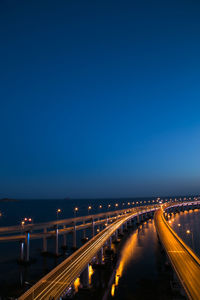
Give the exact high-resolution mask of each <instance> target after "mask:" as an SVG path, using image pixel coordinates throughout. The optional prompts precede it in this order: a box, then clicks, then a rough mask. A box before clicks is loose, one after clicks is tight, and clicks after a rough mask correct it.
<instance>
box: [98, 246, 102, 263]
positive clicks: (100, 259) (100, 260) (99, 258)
mask: <svg viewBox="0 0 200 300" xmlns="http://www.w3.org/2000/svg"><path fill="white" fill-rule="evenodd" d="M97 261H98V264H99V265H101V264H102V263H103V247H102V248H101V249H100V251H99V252H98V253H97Z"/></svg>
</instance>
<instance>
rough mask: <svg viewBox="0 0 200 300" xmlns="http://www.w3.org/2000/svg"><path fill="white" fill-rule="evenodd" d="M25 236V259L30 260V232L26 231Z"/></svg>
mask: <svg viewBox="0 0 200 300" xmlns="http://www.w3.org/2000/svg"><path fill="white" fill-rule="evenodd" d="M25 235H26V237H25V244H26V255H25V261H26V262H29V247H30V232H29V231H27V232H26V234H25Z"/></svg>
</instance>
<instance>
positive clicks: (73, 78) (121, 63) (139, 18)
mask: <svg viewBox="0 0 200 300" xmlns="http://www.w3.org/2000/svg"><path fill="white" fill-rule="evenodd" d="M199 16H200V2H199V1H195V0H194V1H184V0H180V1H176V0H172V1H171V0H167V1H160V0H159V1H154V0H152V1H149V0H138V1H134V0H131V1H126V0H123V1H116V0H114V1H109V0H106V1H102V0H101V1H94V0H92V1H82V0H80V1H75V0H63V1H55V0H54V1H51V0H47V1H44V0H42V1H41V0H38V1H37V0H33V1H27V0H24V1H20V0H15V1H14V0H1V1H0V112H1V114H0V142H1V143H0V198H1V197H5V196H8V197H16V198H20V197H22V198H41V197H42V198H58V197H59V198H63V197H66V196H69V197H123V196H126V197H128V196H147V195H149V196H151V195H155V196H156V195H160V194H162V195H163V194H164V195H171V194H189V193H199V192H200V17H199Z"/></svg>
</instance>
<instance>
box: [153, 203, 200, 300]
mask: <svg viewBox="0 0 200 300" xmlns="http://www.w3.org/2000/svg"><path fill="white" fill-rule="evenodd" d="M199 207H200V201H195V202H190V203H184V204H176V205H170V204H168V205H162V207H161V208H160V209H159V210H157V211H156V213H155V215H154V221H155V226H156V230H157V233H158V236H159V239H160V241H161V243H162V245H163V247H164V250H165V252H166V254H167V256H168V258H169V261H170V262H171V265H172V267H173V269H174V271H175V273H176V274H177V277H178V279H179V281H180V283H181V285H182V287H183V288H184V290H185V293H186V294H187V296H188V298H189V299H192V300H199V299H200V280H199V279H200V259H199V257H198V256H197V255H196V254H195V253H194V252H193V251H192V250H191V248H190V247H189V246H188V245H186V244H185V243H184V241H183V240H182V239H181V238H180V237H179V236H178V235H177V234H176V233H175V231H174V230H173V229H172V227H171V226H170V225H169V224H168V222H167V220H166V218H167V215H168V212H172V211H174V212H178V211H180V210H181V211H184V210H186V209H194V208H199ZM165 217H166V218H165Z"/></svg>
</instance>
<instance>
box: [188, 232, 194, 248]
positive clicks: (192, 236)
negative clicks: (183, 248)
mask: <svg viewBox="0 0 200 300" xmlns="http://www.w3.org/2000/svg"><path fill="white" fill-rule="evenodd" d="M186 233H187V234H188V235H189V234H190V233H191V236H192V248H193V250H195V249H194V236H193V232H192V231H191V230H189V229H187V230H186Z"/></svg>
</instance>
